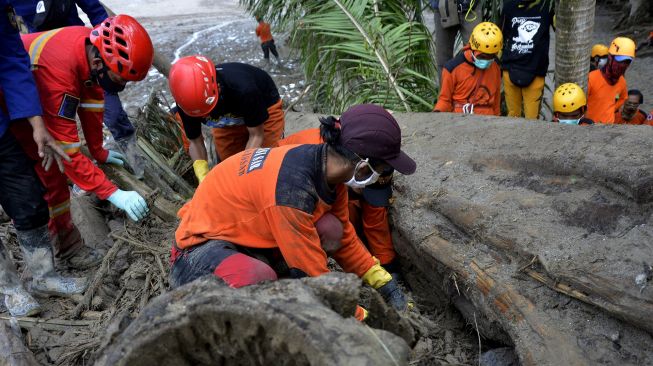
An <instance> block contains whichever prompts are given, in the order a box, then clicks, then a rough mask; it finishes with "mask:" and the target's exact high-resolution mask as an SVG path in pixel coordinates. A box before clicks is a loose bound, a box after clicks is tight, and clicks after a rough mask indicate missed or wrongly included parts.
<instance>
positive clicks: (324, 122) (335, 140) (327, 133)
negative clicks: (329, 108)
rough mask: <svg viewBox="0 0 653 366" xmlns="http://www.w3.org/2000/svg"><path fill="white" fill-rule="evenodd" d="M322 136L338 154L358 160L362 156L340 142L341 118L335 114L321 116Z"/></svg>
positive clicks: (348, 158) (353, 160)
mask: <svg viewBox="0 0 653 366" xmlns="http://www.w3.org/2000/svg"><path fill="white" fill-rule="evenodd" d="M319 120H320V137H321V138H322V141H324V143H325V144H327V145H329V147H330V148H332V149H333V150H334V151H335V152H336V153H338V155H340V156H342V157H343V158H345V159H347V160H349V161H351V162H357V161H359V160H360V159H361V158H360V157H359V156H358V155H356V154H354V153H353V152H352V151H351V150H349V149H347V148H346V147H344V146H342V144H341V143H340V126H338V124H339V122H340V121H339V120H338V119H337V118H336V117H334V116H328V117H320V118H319Z"/></svg>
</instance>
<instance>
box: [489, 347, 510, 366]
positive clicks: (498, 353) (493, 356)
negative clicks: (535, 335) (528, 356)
mask: <svg viewBox="0 0 653 366" xmlns="http://www.w3.org/2000/svg"><path fill="white" fill-rule="evenodd" d="M479 363H480V365H481V366H519V365H520V363H519V358H518V357H517V355H516V354H515V350H514V349H513V348H508V347H501V348H495V349H491V350H489V351H487V352H483V354H481V359H480V362H479Z"/></svg>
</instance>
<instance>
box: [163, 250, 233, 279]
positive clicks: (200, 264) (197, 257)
mask: <svg viewBox="0 0 653 366" xmlns="http://www.w3.org/2000/svg"><path fill="white" fill-rule="evenodd" d="M237 253H238V249H236V246H235V245H234V244H232V243H230V242H228V241H224V240H209V241H207V242H205V243H204V244H198V245H195V246H192V247H190V248H187V249H183V250H180V251H179V253H178V255H177V258H176V260H175V262H174V263H173V264H172V268H171V269H170V285H171V286H172V287H173V288H175V287H178V286H181V285H184V284H186V283H188V282H191V281H193V280H196V279H198V278H200V277H202V276H205V275H208V274H211V273H213V271H214V270H215V268H216V267H217V266H219V265H220V263H222V261H224V260H225V259H226V258H228V257H230V256H232V255H234V254H237Z"/></svg>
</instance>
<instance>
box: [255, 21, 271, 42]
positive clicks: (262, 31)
mask: <svg viewBox="0 0 653 366" xmlns="http://www.w3.org/2000/svg"><path fill="white" fill-rule="evenodd" d="M256 35H257V36H258V38H260V39H261V43H265V42H267V41H271V40H272V31H270V24H268V23H266V22H259V23H258V26H257V27H256Z"/></svg>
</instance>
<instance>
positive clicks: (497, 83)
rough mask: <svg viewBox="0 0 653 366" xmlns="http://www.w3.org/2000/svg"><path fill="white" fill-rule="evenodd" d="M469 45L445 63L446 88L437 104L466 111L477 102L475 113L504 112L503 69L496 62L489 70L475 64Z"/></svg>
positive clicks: (440, 108) (439, 107) (437, 107)
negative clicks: (502, 98)
mask: <svg viewBox="0 0 653 366" xmlns="http://www.w3.org/2000/svg"><path fill="white" fill-rule="evenodd" d="M471 52H472V51H471V49H470V48H469V46H465V48H463V50H462V51H461V52H460V53H458V55H456V57H454V58H453V59H451V60H449V61H447V63H445V64H444V70H442V83H441V85H442V88H441V89H440V95H439V96H438V102H437V103H436V104H435V107H434V108H433V110H434V111H438V112H455V113H463V112H465V111H464V108H463V107H464V106H465V105H468V107H466V108H465V109H468V110H469V108H471V107H469V106H471V105H473V113H474V114H486V115H494V116H498V115H500V114H501V69H500V68H499V65H497V63H496V62H493V63H492V64H491V65H490V67H488V68H487V69H485V70H482V69H479V68H478V67H476V66H474V62H473V61H472V53H471Z"/></svg>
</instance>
